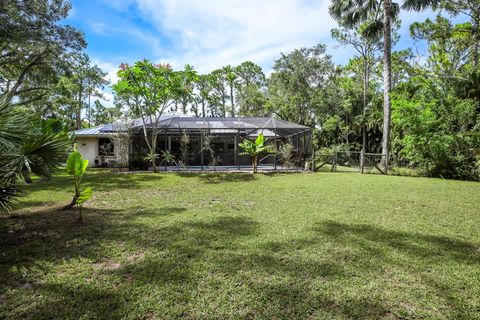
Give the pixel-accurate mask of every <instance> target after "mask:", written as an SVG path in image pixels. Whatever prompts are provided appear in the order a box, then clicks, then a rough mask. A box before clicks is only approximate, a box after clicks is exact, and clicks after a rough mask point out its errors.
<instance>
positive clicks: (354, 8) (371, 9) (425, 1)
mask: <svg viewBox="0 0 480 320" xmlns="http://www.w3.org/2000/svg"><path fill="white" fill-rule="evenodd" d="M438 3H439V0H404V2H403V5H402V7H403V8H405V9H407V10H416V11H420V10H423V9H425V8H427V7H429V6H434V7H435V6H436V5H437V4H438ZM329 12H330V15H331V16H332V17H333V18H334V19H335V20H337V21H338V22H340V23H341V24H342V25H344V26H346V27H348V28H356V27H358V26H359V24H361V23H364V22H368V26H367V27H366V28H365V30H364V33H365V35H366V36H375V37H378V36H379V35H380V34H382V35H383V106H384V107H383V136H382V153H383V154H384V155H385V157H384V158H383V163H382V165H383V166H384V168H385V171H388V157H389V145H390V125H391V102H390V92H391V91H392V60H391V59H392V57H391V55H392V32H391V30H392V21H395V20H396V19H397V17H398V14H399V12H400V5H399V4H398V3H396V2H392V1H391V0H359V1H349V0H332V3H331V5H330V7H329Z"/></svg>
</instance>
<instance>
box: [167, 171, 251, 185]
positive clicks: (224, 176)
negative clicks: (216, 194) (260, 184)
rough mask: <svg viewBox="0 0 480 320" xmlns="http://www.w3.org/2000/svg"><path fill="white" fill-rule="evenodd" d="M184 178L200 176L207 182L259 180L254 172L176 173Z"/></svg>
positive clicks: (199, 177)
mask: <svg viewBox="0 0 480 320" xmlns="http://www.w3.org/2000/svg"><path fill="white" fill-rule="evenodd" d="M176 174H177V175H178V176H180V177H183V178H198V179H200V180H201V181H203V182H204V183H207V184H219V183H224V182H249V181H254V180H257V177H256V176H255V175H254V174H252V173H243V172H242V173H237V172H235V173H233V172H230V173H229V172H217V173H215V172H212V173H176Z"/></svg>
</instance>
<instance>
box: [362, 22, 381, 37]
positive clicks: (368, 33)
mask: <svg viewBox="0 0 480 320" xmlns="http://www.w3.org/2000/svg"><path fill="white" fill-rule="evenodd" d="M362 34H363V36H364V37H365V38H367V39H372V40H374V39H379V38H381V37H382V35H383V21H381V20H374V21H369V22H368V23H366V24H365V25H364V28H363V30H362Z"/></svg>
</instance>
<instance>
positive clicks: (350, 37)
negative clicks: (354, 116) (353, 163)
mask: <svg viewBox="0 0 480 320" xmlns="http://www.w3.org/2000/svg"><path fill="white" fill-rule="evenodd" d="M366 26H367V24H362V25H361V26H360V29H358V30H350V29H348V28H342V29H332V37H333V38H335V39H336V40H337V41H338V42H339V43H340V44H341V45H350V46H352V47H353V48H354V49H355V51H356V52H357V53H358V54H359V56H360V58H361V59H362V67H363V68H362V78H363V81H362V84H363V115H362V117H363V118H364V119H363V120H362V149H363V151H364V152H365V151H366V147H367V124H366V123H365V120H366V119H365V117H366V112H367V106H368V100H369V97H368V91H369V83H370V77H371V69H372V67H373V65H374V63H375V60H376V59H375V58H376V57H375V53H376V52H377V51H378V50H379V49H380V47H381V44H380V42H379V39H378V38H376V37H366V36H365V34H364V32H363V30H362V29H363V28H365V27H366Z"/></svg>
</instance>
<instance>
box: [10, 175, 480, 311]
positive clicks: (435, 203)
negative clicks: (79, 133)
mask: <svg viewBox="0 0 480 320" xmlns="http://www.w3.org/2000/svg"><path fill="white" fill-rule="evenodd" d="M85 186H90V187H92V188H93V189H94V192H95V196H94V199H93V200H92V201H90V202H89V203H88V204H87V205H86V208H85V210H84V220H85V223H84V225H77V224H76V223H75V220H76V212H75V211H68V212H65V211H57V209H58V208H59V207H61V206H62V205H64V204H66V203H68V202H69V200H70V197H71V193H72V186H71V181H70V178H68V177H66V176H62V175H61V176H57V177H55V178H53V179H52V180H51V181H39V182H37V183H35V184H33V185H31V186H29V187H27V196H26V197H25V198H23V200H22V208H21V209H19V210H18V211H17V212H16V213H15V215H14V216H10V217H6V216H4V217H0V318H4V319H169V318H185V319H238V318H243V319H254V318H258V319H322V318H329V319H330V318H336V319H347V318H361V319H364V318H370V319H379V318H386V319H413V318H416V319H418V318H424V319H480V299H479V298H478V297H479V296H480V232H479V231H480V228H479V222H480V183H474V182H460V181H446V180H440V179H426V178H410V177H393V176H381V175H360V174H355V173H318V174H302V173H299V174H271V175H262V174H259V175H256V176H253V175H251V174H220V173H217V174H116V175H114V174H109V173H106V172H102V171H93V172H90V173H89V175H88V176H87V177H86V179H85Z"/></svg>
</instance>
